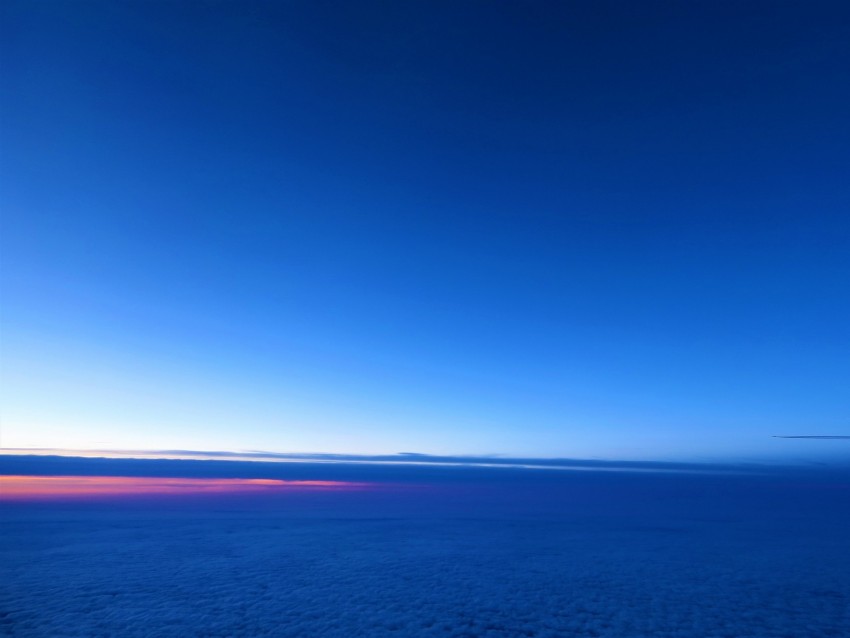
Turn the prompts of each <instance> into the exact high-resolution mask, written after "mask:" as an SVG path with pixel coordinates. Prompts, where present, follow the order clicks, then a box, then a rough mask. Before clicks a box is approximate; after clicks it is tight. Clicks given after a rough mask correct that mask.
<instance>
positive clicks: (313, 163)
mask: <svg viewBox="0 0 850 638" xmlns="http://www.w3.org/2000/svg"><path fill="white" fill-rule="evenodd" d="M2 29H3V41H4V44H3V59H4V63H3V90H4V93H3V98H2V127H3V140H2V143H3V157H2V161H3V209H4V213H3V234H2V242H3V255H4V256H3V268H2V277H3V306H4V310H3V319H4V327H3V330H4V350H5V352H6V354H5V357H4V358H5V359H6V364H5V367H4V376H5V377H6V381H7V382H6V385H7V388H9V389H8V390H7V392H8V394H9V400H8V402H7V405H8V406H9V407H7V408H6V414H5V417H4V420H5V422H6V423H7V424H8V425H5V424H4V439H5V440H4V445H11V446H15V445H19V446H28V445H34V446H48V447H49V446H56V447H69V446H74V445H77V446H78V447H87V446H99V447H128V446H131V447H132V446H135V447H148V448H163V447H169V446H178V447H188V448H191V449H198V448H208V449H236V448H241V447H244V448H250V449H257V448H262V449H277V450H291V451H328V452H376V453H381V452H392V451H403V450H405V449H409V450H416V451H423V452H433V453H484V452H503V453H508V454H530V455H562V456H581V455H603V456H617V455H619V456H627V457H630V456H652V455H653V454H657V455H661V456H665V455H667V456H669V455H676V454H690V455H693V454H700V453H702V452H705V453H719V452H722V453H724V454H728V453H735V452H739V453H746V454H750V453H762V452H770V453H784V452H780V450H783V451H787V450H789V449H793V450H794V451H795V452H794V453H797V452H799V450H800V449H801V448H800V447H799V446H800V445H801V443H799V442H788V441H777V440H770V439H768V435H770V434H841V433H846V432H845V431H846V430H847V425H846V424H847V422H848V408H850V404H848V399H847V393H846V387H847V383H848V379H850V356H848V354H850V353H848V350H850V258H848V246H850V215H848V211H850V189H848V186H847V184H848V182H849V181H850V180H848V167H850V118H848V117H847V113H848V112H850V77H848V75H850V73H849V72H848V69H850V9H848V8H847V6H846V5H845V4H844V3H840V2H814V3H803V2H792V3H768V2H688V3H676V2H661V3H658V2H648V3H632V2H569V3H568V2H563V3H561V2H552V3H546V2H450V3H449V2H447V3H437V2H422V3H401V2H359V3H347V2H269V3H260V2H247V3H229V2H221V3H218V2H188V3H149V2H85V3H65V2H39V3H32V2H8V3H5V5H4V8H3V24H2ZM45 399H50V400H49V401H47V400H45ZM187 406H188V407H187ZM7 441H8V442H7ZM809 443H811V442H806V445H809ZM839 444H841V442H840V441H837V442H832V443H827V444H821V443H818V444H815V443H812V445H818V446H819V447H818V448H817V449H822V450H825V449H827V447H829V449H833V450H834V449H835V448H836V447H837V446H838V445H839ZM792 446H795V447H793V448H792ZM843 447H844V449H846V446H843ZM809 449H812V448H811V447H810V448H809Z"/></svg>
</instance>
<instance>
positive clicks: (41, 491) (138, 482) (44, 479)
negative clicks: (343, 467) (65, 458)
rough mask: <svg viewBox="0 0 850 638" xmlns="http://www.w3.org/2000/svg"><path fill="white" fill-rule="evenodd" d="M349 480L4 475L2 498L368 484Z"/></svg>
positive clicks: (257, 490)
mask: <svg viewBox="0 0 850 638" xmlns="http://www.w3.org/2000/svg"><path fill="white" fill-rule="evenodd" d="M365 486H366V485H365V484H363V483H349V482H345V481H285V480H281V479H265V478H253V479H244V478H162V477H151V476H0V501H2V500H26V499H42V498H46V499H49V498H57V497H86V496H140V495H177V494H228V493H229V494H236V493H255V494H256V493H269V492H281V491H284V490H285V491H292V490H301V489H321V490H329V489H330V490H337V489H346V488H356V487H365Z"/></svg>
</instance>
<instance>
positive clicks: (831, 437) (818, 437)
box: [773, 434, 850, 439]
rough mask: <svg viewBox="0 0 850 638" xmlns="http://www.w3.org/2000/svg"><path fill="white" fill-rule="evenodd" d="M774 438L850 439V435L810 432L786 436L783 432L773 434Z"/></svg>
mask: <svg viewBox="0 0 850 638" xmlns="http://www.w3.org/2000/svg"><path fill="white" fill-rule="evenodd" d="M773 438H774V439H850V436H843V435H828V436H811V435H808V434H804V435H802V436H784V435H781V434H776V435H774V436H773Z"/></svg>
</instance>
